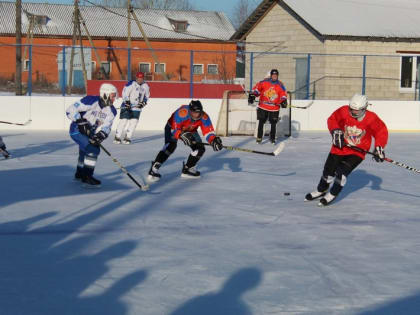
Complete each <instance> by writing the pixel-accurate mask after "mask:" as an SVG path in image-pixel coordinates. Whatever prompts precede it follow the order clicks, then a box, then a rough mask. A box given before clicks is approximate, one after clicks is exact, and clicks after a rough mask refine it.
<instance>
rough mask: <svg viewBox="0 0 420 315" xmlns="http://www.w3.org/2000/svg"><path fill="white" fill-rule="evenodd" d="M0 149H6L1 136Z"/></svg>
mask: <svg viewBox="0 0 420 315" xmlns="http://www.w3.org/2000/svg"><path fill="white" fill-rule="evenodd" d="M0 149H3V150H6V145H5V144H4V142H3V139H2V137H1V136H0Z"/></svg>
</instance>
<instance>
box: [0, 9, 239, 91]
mask: <svg viewBox="0 0 420 315" xmlns="http://www.w3.org/2000/svg"><path fill="white" fill-rule="evenodd" d="M79 8H80V13H81V16H82V18H83V19H84V20H85V21H86V26H87V30H88V31H89V33H90V35H91V37H92V39H93V43H94V46H95V47H96V48H97V51H98V54H99V57H100V59H101V63H102V67H103V69H104V70H105V71H106V73H105V74H104V73H102V72H101V71H100V67H101V65H100V64H98V60H97V58H96V57H95V53H94V51H93V50H92V49H90V47H91V45H90V43H89V40H88V37H87V33H86V31H85V29H84V28H83V26H81V32H82V37H83V46H84V47H85V48H84V59H85V63H86V65H88V66H89V67H90V68H88V69H87V70H88V71H87V74H88V79H102V78H103V79H111V80H125V79H127V73H128V68H129V67H128V60H129V59H130V60H131V74H132V75H134V74H135V72H137V71H139V70H141V71H144V72H145V73H146V75H147V79H148V80H163V79H164V77H163V75H162V72H164V73H165V74H166V75H167V77H169V79H170V80H171V81H194V82H229V81H231V80H232V79H233V78H234V77H235V71H236V44H235V42H233V41H229V38H230V37H231V36H232V34H233V33H234V31H235V30H234V28H233V26H232V24H231V23H230V21H229V20H228V19H227V18H226V16H225V15H224V14H223V13H220V12H206V11H178V10H176V11H173V10H152V9H147V10H138V9H135V10H134V12H135V14H136V15H137V17H138V19H139V20H140V21H141V24H142V27H143V29H144V31H145V33H146V36H147V37H148V39H149V41H150V43H151V45H152V47H153V49H154V51H155V53H156V55H157V57H158V59H159V63H160V69H159V68H158V65H157V63H156V62H155V60H154V58H153V56H152V54H151V52H150V50H149V49H148V48H147V45H146V43H145V41H144V39H143V36H142V34H141V32H140V31H139V28H138V27H137V24H136V22H135V21H134V20H132V21H131V38H132V43H131V47H132V49H131V52H130V55H129V53H128V50H127V24H128V21H127V9H126V8H103V7H100V6H80V7H79ZM22 9H23V12H22V32H23V38H22V44H29V40H28V36H26V35H27V33H28V30H29V29H30V28H29V26H30V24H31V23H30V21H31V16H35V17H36V21H37V23H35V26H34V27H33V28H32V30H33V43H32V44H33V46H32V47H31V49H29V47H28V46H26V48H25V49H23V54H24V56H25V60H24V73H23V80H24V81H26V80H27V78H28V70H30V68H31V70H32V81H34V82H37V81H45V82H48V83H52V84H54V85H57V83H59V81H60V77H61V75H60V71H62V69H64V68H63V65H64V63H65V61H66V60H67V62H68V61H69V59H70V55H69V53H68V51H69V50H68V48H67V49H66V50H65V58H67V59H65V61H64V62H63V47H62V46H59V45H64V46H71V45H72V34H73V23H72V16H73V11H74V7H73V6H72V5H63V4H45V3H23V4H22ZM0 12H1V15H2V16H3V19H2V21H1V22H0V60H2V66H1V67H0V79H3V80H5V79H11V78H12V77H13V76H14V73H15V47H14V46H13V44H15V41H16V38H15V34H16V30H15V2H4V1H2V2H0ZM77 45H80V43H79V42H77ZM86 47H87V49H86ZM76 53H78V55H79V56H81V53H80V51H79V52H78V51H77V50H76ZM30 60H31V61H32V63H30V62H29V61H30ZM77 60H79V62H80V58H79V59H77V58H76V59H75V61H74V63H76V62H77ZM62 64H63V65H62ZM30 66H31V67H30ZM79 66H80V65H79ZM75 69H77V66H76V67H75ZM76 71H77V70H76ZM105 76H106V77H105ZM78 79H79V80H80V75H78V74H77V73H75V74H74V76H73V82H75V81H74V80H78Z"/></svg>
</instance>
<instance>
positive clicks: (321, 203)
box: [318, 193, 337, 207]
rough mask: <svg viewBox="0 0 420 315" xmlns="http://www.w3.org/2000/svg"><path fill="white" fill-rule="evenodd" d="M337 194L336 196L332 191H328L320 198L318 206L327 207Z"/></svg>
mask: <svg viewBox="0 0 420 315" xmlns="http://www.w3.org/2000/svg"><path fill="white" fill-rule="evenodd" d="M336 197H337V196H334V195H333V194H331V193H327V194H326V195H325V196H324V197H322V198H321V200H319V203H318V207H325V206H328V205H329V204H331V202H333V201H334V199H335V198H336Z"/></svg>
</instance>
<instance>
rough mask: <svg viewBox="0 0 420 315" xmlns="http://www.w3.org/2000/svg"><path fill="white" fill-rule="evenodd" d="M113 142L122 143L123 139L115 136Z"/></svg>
mask: <svg viewBox="0 0 420 315" xmlns="http://www.w3.org/2000/svg"><path fill="white" fill-rule="evenodd" d="M113 142H114V143H115V144H121V139H120V138H117V137H115V138H114V141H113Z"/></svg>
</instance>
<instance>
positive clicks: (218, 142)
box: [211, 137, 223, 151]
mask: <svg viewBox="0 0 420 315" xmlns="http://www.w3.org/2000/svg"><path fill="white" fill-rule="evenodd" d="M211 146H212V147H213V150H214V151H220V150H222V149H223V144H222V139H220V138H219V137H215V138H214V139H213V141H212V142H211Z"/></svg>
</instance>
